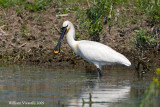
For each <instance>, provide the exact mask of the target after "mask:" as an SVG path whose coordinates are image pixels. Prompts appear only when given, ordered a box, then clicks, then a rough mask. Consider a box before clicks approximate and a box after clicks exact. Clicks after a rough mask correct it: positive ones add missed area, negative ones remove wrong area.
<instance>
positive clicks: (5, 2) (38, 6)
mask: <svg viewBox="0 0 160 107" xmlns="http://www.w3.org/2000/svg"><path fill="white" fill-rule="evenodd" d="M50 3H51V0H32V1H28V2H27V0H0V6H2V7H4V8H8V7H12V6H16V5H18V6H21V5H23V6H24V8H25V9H26V10H29V11H32V12H35V11H41V10H45V9H46V8H47V7H48V6H49V5H50Z"/></svg>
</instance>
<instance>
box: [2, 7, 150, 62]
mask: <svg viewBox="0 0 160 107" xmlns="http://www.w3.org/2000/svg"><path fill="white" fill-rule="evenodd" d="M56 11H57V8H54V7H50V8H48V9H47V10H45V11H42V12H29V11H27V10H25V9H24V8H23V7H22V12H21V13H18V12H17V10H16V7H10V8H6V9H3V8H1V9H0V12H1V13H0V18H1V21H0V52H1V55H0V59H1V61H3V62H7V61H11V62H30V63H41V64H44V63H45V64H48V65H50V64H52V65H61V64H60V63H58V62H69V63H72V64H77V63H79V64H83V63H85V61H83V60H81V58H80V57H78V56H76V55H74V54H73V53H72V50H71V49H70V48H69V47H68V44H67V43H66V40H65V39H64V42H63V44H62V53H61V54H58V55H55V54H54V53H53V49H54V47H55V45H56V43H57V41H58V38H59V35H60V28H61V26H62V23H63V21H65V20H70V21H72V22H73V24H77V23H78V21H75V20H74V17H75V13H69V15H68V16H65V17H60V18H58V17H56V14H57V13H56ZM126 15H127V14H126ZM128 17H134V15H132V14H131V15H130V16H128ZM108 26H109V25H108V24H107V25H105V29H104V31H105V32H104V33H103V34H102V35H101V42H102V43H104V44H106V45H108V46H110V47H112V48H113V49H115V50H117V51H118V52H120V53H123V54H124V55H125V56H127V57H128V58H129V59H130V60H132V61H133V53H134V52H135V50H134V49H133V45H131V39H132V38H133V37H134V36H135V32H134V30H135V29H136V28H137V26H138V27H140V28H143V27H145V28H148V29H151V26H150V25H148V23H147V22H146V20H145V17H144V21H143V22H141V23H140V22H139V21H136V22H132V23H127V24H125V25H124V26H123V27H120V26H119V25H118V24H114V25H113V26H112V27H111V31H110V33H109V27H108ZM76 30H77V28H76ZM82 34H83V32H82ZM82 62H83V63H82Z"/></svg>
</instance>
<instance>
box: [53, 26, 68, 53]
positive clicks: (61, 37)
mask: <svg viewBox="0 0 160 107" xmlns="http://www.w3.org/2000/svg"><path fill="white" fill-rule="evenodd" d="M66 31H67V27H63V28H62V34H61V36H60V37H59V41H58V43H57V45H56V47H55V48H54V53H55V54H57V53H59V52H60V48H61V42H62V40H63V37H64V35H65V33H66Z"/></svg>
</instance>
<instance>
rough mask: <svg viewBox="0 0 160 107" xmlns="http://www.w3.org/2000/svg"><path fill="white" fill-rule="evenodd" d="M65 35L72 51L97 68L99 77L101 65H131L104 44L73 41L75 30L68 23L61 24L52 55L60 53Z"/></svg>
mask: <svg viewBox="0 0 160 107" xmlns="http://www.w3.org/2000/svg"><path fill="white" fill-rule="evenodd" d="M65 33H67V36H66V37H67V42H68V44H69V46H70V47H71V48H72V50H73V51H74V52H75V53H76V54H77V55H80V56H81V57H82V58H83V59H84V60H86V61H88V62H91V63H93V64H94V65H95V66H96V67H97V69H98V71H99V75H100V76H102V73H101V67H102V66H103V65H114V64H123V65H126V66H130V65H131V62H130V61H129V60H128V59H127V58H126V57H125V56H124V55H122V54H120V53H118V52H116V51H115V50H113V49H112V48H110V47H108V46H106V45H104V44H101V43H99V42H95V41H88V40H81V41H75V29H74V26H73V24H72V23H71V22H70V21H65V22H64V23H63V27H62V34H61V36H60V38H59V41H58V44H57V46H56V47H55V49H54V53H59V52H60V47H61V42H62V39H63V37H64V35H65Z"/></svg>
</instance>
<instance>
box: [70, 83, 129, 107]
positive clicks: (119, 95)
mask: <svg viewBox="0 0 160 107" xmlns="http://www.w3.org/2000/svg"><path fill="white" fill-rule="evenodd" d="M89 90H91V95H92V102H93V103H92V104H88V103H87V102H89V92H87V91H85V92H83V93H81V95H80V96H79V98H76V97H75V98H73V99H71V100H70V101H69V102H70V105H81V106H83V107H90V106H91V105H92V107H108V106H109V105H110V104H111V103H118V102H120V100H124V99H125V98H127V97H128V94H129V91H130V87H129V86H122V85H121V86H117V85H104V84H101V83H96V84H95V87H94V88H92V89H89ZM82 98H84V100H85V102H86V103H83V102H82Z"/></svg>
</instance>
